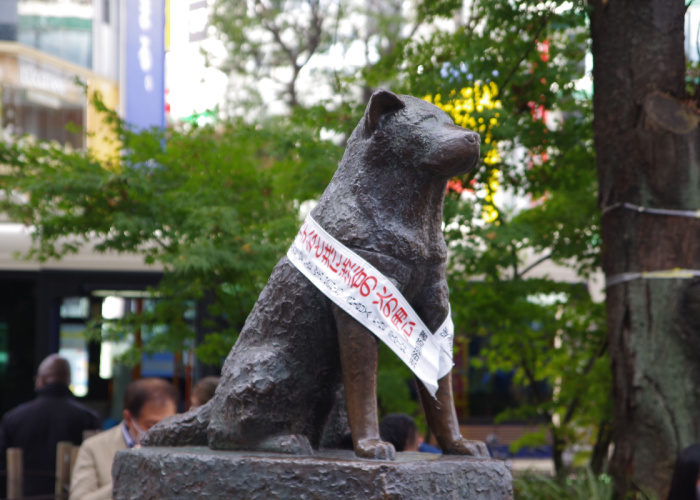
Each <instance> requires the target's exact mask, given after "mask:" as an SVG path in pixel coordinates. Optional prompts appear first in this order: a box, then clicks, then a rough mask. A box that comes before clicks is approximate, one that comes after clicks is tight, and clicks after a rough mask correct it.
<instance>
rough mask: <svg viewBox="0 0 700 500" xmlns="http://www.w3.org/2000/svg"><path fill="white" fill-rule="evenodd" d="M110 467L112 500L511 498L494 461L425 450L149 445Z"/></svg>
mask: <svg viewBox="0 0 700 500" xmlns="http://www.w3.org/2000/svg"><path fill="white" fill-rule="evenodd" d="M112 474H113V475H114V477H115V480H114V498H115V500H126V499H134V500H136V499H138V500H141V499H144V500H146V499H160V498H163V499H168V500H176V499H188V500H189V499H195V498H196V499H199V498H227V499H229V498H242V499H287V498H289V499H299V498H304V499H323V500H327V499H332V498H348V499H362V500H365V499H375V498H376V499H397V500H398V499H422V498H425V499H447V498H449V499H460V500H472V499H473V500H477V499H478V500H508V499H512V498H513V487H512V479H511V475H510V472H509V471H508V469H507V468H506V466H505V464H504V463H503V462H502V461H500V460H489V459H479V458H469V457H455V456H440V455H434V454H430V453H409V452H405V453H397V459H396V461H393V462H388V461H379V460H362V459H358V458H356V457H355V454H354V453H353V452H352V451H343V450H328V451H318V452H316V453H315V454H314V455H313V456H306V457H299V456H289V455H280V454H273V453H256V452H230V451H215V450H210V449H209V448H202V447H182V448H158V447H154V448H141V449H136V450H124V451H119V452H117V455H116V459H115V462H114V468H113V469H112Z"/></svg>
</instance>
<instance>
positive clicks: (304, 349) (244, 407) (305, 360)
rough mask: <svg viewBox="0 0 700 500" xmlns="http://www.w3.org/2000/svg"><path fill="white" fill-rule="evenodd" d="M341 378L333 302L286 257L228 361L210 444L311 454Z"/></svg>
mask: <svg viewBox="0 0 700 500" xmlns="http://www.w3.org/2000/svg"><path fill="white" fill-rule="evenodd" d="M339 383H340V360H339V355H338V339H337V335H336V332H335V321H334V319H333V315H332V312H331V309H330V304H329V301H328V299H326V298H325V297H324V296H323V295H322V294H321V293H320V292H319V291H318V290H317V289H316V288H315V287H314V286H313V285H312V284H311V283H310V282H309V281H308V280H307V279H306V278H305V277H304V276H303V275H302V274H301V273H300V272H299V271H298V270H297V269H296V268H295V267H294V266H293V265H292V264H291V263H290V262H289V261H288V260H287V259H286V258H284V259H282V260H281V261H280V263H279V264H278V266H277V267H276V268H275V270H274V271H273V273H272V275H271V277H270V280H269V282H268V284H267V286H266V287H265V289H264V290H263V292H262V293H261V294H260V297H259V299H258V302H257V303H256V305H255V307H254V309H253V311H252V312H251V314H250V316H249V317H248V320H247V321H246V324H245V326H244V328H243V330H242V332H241V335H240V338H239V340H238V342H237V343H236V345H235V346H234V348H233V349H232V351H231V353H230V354H229V357H228V359H227V360H226V363H225V364H224V369H223V370H222V373H221V378H220V381H219V389H217V392H216V395H215V397H214V400H213V401H214V403H213V406H212V409H211V419H210V423H209V429H208V438H209V446H210V447H212V448H215V449H239V450H260V451H274V452H281V453H295V454H299V453H302V454H303V453H309V452H310V451H311V448H312V447H313V448H317V447H318V446H319V443H320V440H321V434H322V432H323V426H324V423H325V422H326V418H327V416H328V413H329V412H330V410H331V407H332V406H333V402H334V397H335V392H336V389H337V387H338V384H339Z"/></svg>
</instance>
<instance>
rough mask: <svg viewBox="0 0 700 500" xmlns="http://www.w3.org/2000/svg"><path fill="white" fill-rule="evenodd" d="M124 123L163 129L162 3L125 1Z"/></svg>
mask: <svg viewBox="0 0 700 500" xmlns="http://www.w3.org/2000/svg"><path fill="white" fill-rule="evenodd" d="M125 17H126V19H125V21H126V30H125V31H126V43H125V45H126V51H125V52H126V54H125V56H126V61H125V73H126V74H125V84H126V88H125V93H124V98H125V101H126V106H125V111H126V113H125V114H126V121H127V122H128V123H130V124H131V125H133V126H135V127H137V128H149V127H163V126H164V120H165V118H164V114H165V111H164V110H165V101H164V100H165V81H164V80H165V72H164V66H165V0H126V16H125Z"/></svg>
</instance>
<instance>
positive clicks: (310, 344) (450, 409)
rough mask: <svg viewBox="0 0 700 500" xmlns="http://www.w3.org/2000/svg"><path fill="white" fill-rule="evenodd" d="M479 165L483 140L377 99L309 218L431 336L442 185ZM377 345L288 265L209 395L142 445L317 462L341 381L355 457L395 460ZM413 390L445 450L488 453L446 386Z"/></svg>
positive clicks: (441, 293) (411, 107)
mask: <svg viewBox="0 0 700 500" xmlns="http://www.w3.org/2000/svg"><path fill="white" fill-rule="evenodd" d="M478 157H479V136H478V134H476V133H474V132H471V131H468V130H466V129H463V128H461V127H458V126H456V125H454V123H453V121H452V120H451V119H450V117H449V116H448V115H447V114H446V113H444V112H443V111H442V110H440V109H439V108H437V107H436V106H434V105H432V104H430V103H428V102H426V101H424V100H421V99H417V98H415V97H411V96H398V95H395V94H393V93H391V92H388V91H384V90H380V91H378V92H376V93H375V94H374V95H373V96H372V97H371V99H370V102H369V104H368V106H367V109H366V111H365V114H364V117H363V118H362V120H361V121H360V123H359V124H358V126H357V128H356V129H355V131H354V132H353V134H352V136H351V137H350V139H349V140H348V145H347V149H346V151H345V155H344V156H343V159H342V161H341V162H340V165H339V167H338V170H337V172H336V174H335V176H334V177H333V179H332V180H331V182H330V184H329V185H328V187H327V188H326V190H325V192H324V194H323V196H322V197H321V199H320V201H319V203H318V205H317V206H316V207H315V208H314V209H313V211H312V216H313V218H314V219H315V221H316V222H317V223H318V224H320V226H321V227H322V228H323V229H325V231H326V232H327V233H329V234H330V235H331V236H332V237H333V238H335V239H336V240H337V241H338V242H340V243H341V244H342V245H344V246H345V247H347V248H349V249H351V250H352V251H354V252H355V254H357V255H359V256H360V257H361V258H363V259H364V260H365V261H367V262H369V263H370V264H371V265H372V266H374V268H376V269H377V270H378V271H379V272H381V273H382V274H383V275H384V276H385V277H386V278H388V280H389V281H390V282H391V283H393V285H395V286H396V288H398V290H399V291H400V293H401V294H402V295H403V297H405V299H406V300H407V301H408V302H409V303H410V305H411V306H412V307H413V309H414V310H415V312H416V313H417V314H418V315H419V316H420V318H421V319H422V320H423V322H424V323H425V325H426V326H427V327H428V328H429V329H430V331H431V332H434V331H435V329H436V328H438V326H440V325H441V324H442V322H443V321H444V320H445V318H446V317H447V315H448V314H449V301H448V287H447V282H446V280H445V262H446V257H447V248H446V245H445V241H444V238H443V235H442V206H443V200H444V195H445V189H446V185H447V181H448V180H449V179H450V178H451V177H453V176H456V175H460V174H463V173H465V172H468V171H469V170H471V169H472V168H474V167H475V166H476V163H477V160H478ZM379 342H380V340H379V339H378V338H377V337H376V336H375V335H373V334H372V333H371V332H370V331H369V330H367V329H366V328H365V327H364V326H362V324H360V323H359V322H358V321H357V320H356V319H354V318H353V317H352V316H350V315H349V314H348V313H347V312H345V311H344V310H343V309H341V308H340V307H338V306H337V305H336V304H335V303H334V302H333V301H332V300H330V299H329V298H328V297H327V296H326V295H324V293H322V292H321V291H320V290H319V289H318V288H317V287H316V286H314V285H313V284H312V283H311V282H310V281H309V280H308V279H307V278H306V277H305V276H304V275H303V274H302V273H301V272H300V271H299V270H298V269H297V267H295V265H294V264H293V263H292V262H291V261H290V259H289V258H287V257H284V258H282V259H281V260H280V262H279V263H278V264H277V266H276V267H275V269H274V271H273V272H272V275H271V276H270V279H269V281H268V283H267V285H266V287H265V289H264V290H263V291H262V293H261V294H260V297H259V299H258V301H257V303H256V305H255V307H254V308H253V311H252V312H251V314H250V316H249V317H248V319H247V321H246V323H245V326H244V328H243V330H242V331H241V334H240V337H239V339H238V342H237V343H236V345H235V346H234V347H233V349H232V350H231V352H230V353H229V355H228V358H227V359H226V362H225V364H224V367H223V371H222V375H221V379H220V382H219V387H218V389H217V391H216V394H215V396H214V398H213V399H212V400H211V401H210V402H209V403H208V404H207V405H205V406H204V407H201V408H199V409H197V410H194V411H192V412H189V413H186V414H184V415H182V416H178V417H175V418H173V419H168V420H166V421H164V422H161V423H160V424H158V425H157V426H155V427H154V428H153V429H152V430H151V431H149V433H148V435H147V438H146V440H145V443H146V445H187V444H190V445H194V444H198V445H206V444H208V445H209V446H210V447H211V448H214V449H229V450H257V451H271V452H283V453H295V454H308V453H312V448H318V447H319V445H320V444H321V438H322V433H323V429H324V427H325V426H326V425H327V424H328V420H329V414H330V413H331V410H332V408H333V407H334V405H335V404H336V403H340V404H342V401H338V402H337V401H336V395H337V394H339V393H340V394H342V391H339V390H338V389H339V387H340V386H341V385H342V387H343V388H344V390H345V405H346V408H347V418H348V423H349V426H350V430H351V434H352V439H353V445H354V449H355V453H356V455H357V456H359V457H363V458H375V459H390V460H391V459H394V458H395V450H394V447H393V446H392V445H391V444H390V443H387V442H384V441H382V440H381V439H380V438H379V430H378V415H377V395H376V389H377V364H378V354H379V352H378V349H379ZM416 381H417V385H418V388H419V393H420V398H421V401H422V404H423V408H424V410H425V415H426V418H427V422H428V425H429V427H430V429H431V430H432V431H433V433H434V434H435V436H436V438H437V441H438V444H439V445H440V447H441V449H442V451H443V453H446V454H463V455H474V456H488V451H487V450H486V447H485V445H484V444H483V443H481V442H477V441H467V440H466V439H464V438H463V437H462V436H461V435H460V432H459V426H458V422H457V416H456V413H455V408H454V401H453V394H452V381H451V377H450V376H449V375H448V376H444V377H443V378H441V379H440V380H439V385H438V389H437V392H436V394H435V398H433V397H432V396H431V395H430V394H429V392H428V390H427V389H426V387H425V385H424V384H423V383H422V382H421V381H420V380H418V379H416Z"/></svg>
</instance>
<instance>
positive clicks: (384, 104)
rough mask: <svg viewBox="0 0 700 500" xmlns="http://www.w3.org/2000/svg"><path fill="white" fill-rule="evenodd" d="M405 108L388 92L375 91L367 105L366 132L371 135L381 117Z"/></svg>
mask: <svg viewBox="0 0 700 500" xmlns="http://www.w3.org/2000/svg"><path fill="white" fill-rule="evenodd" d="M404 106H405V104H404V103H403V101H401V99H400V98H399V96H397V95H396V94H394V93H393V92H389V91H388V90H377V91H376V92H375V93H374V94H372V97H370V99H369V104H368V105H367V132H368V133H370V134H372V133H374V131H375V130H376V129H377V126H378V125H379V122H380V121H381V119H382V117H384V116H386V115H387V114H389V113H391V112H394V111H398V110H399V109H402V108H403V107H404Z"/></svg>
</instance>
